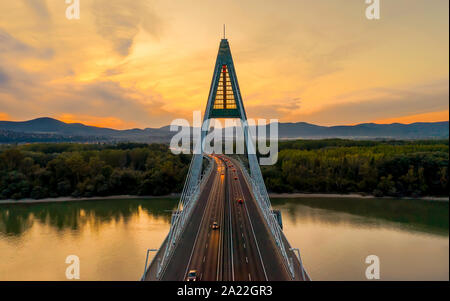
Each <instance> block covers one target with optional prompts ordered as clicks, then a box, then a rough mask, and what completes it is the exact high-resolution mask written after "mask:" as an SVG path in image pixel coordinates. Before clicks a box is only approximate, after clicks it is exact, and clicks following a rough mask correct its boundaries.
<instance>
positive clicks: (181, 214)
mask: <svg viewBox="0 0 450 301" xmlns="http://www.w3.org/2000/svg"><path fill="white" fill-rule="evenodd" d="M195 156H201V158H203V156H202V155H194V158H192V160H191V163H190V165H189V171H188V175H187V177H186V181H185V183H184V187H183V192H182V193H181V197H180V201H179V202H178V206H177V210H176V212H177V214H176V216H175V218H172V220H173V222H172V223H171V225H170V231H169V234H168V235H167V237H166V240H165V244H166V246H165V247H162V248H163V249H160V250H159V251H158V253H159V252H161V251H162V252H164V253H163V255H162V258H161V259H160V262H158V267H157V268H156V278H157V279H158V278H160V276H161V273H162V271H163V270H164V269H165V268H166V266H167V263H168V262H169V261H170V257H171V256H172V254H173V251H174V249H175V246H176V244H177V243H178V239H179V237H180V236H181V233H183V231H184V228H185V224H186V221H187V220H188V218H189V217H190V215H191V212H192V209H193V208H194V205H195V204H196V202H197V200H198V198H199V196H200V193H201V191H202V190H203V188H204V186H205V184H206V181H207V179H208V178H209V176H210V175H211V171H212V167H213V165H214V163H213V161H212V159H211V158H210V157H209V156H208V157H206V158H207V159H208V161H209V164H208V167H207V168H206V170H205V171H204V173H203V174H202V175H201V176H200V179H199V180H198V182H197V183H196V185H195V186H194V187H192V185H193V184H192V183H193V181H192V173H193V170H194V169H195V168H198V167H196V164H195V163H193V162H194V161H195V160H198V159H199V157H197V158H196V157H195ZM194 165H195V166H194ZM193 166H194V168H193ZM200 168H201V167H200ZM196 172H198V170H197V171H196ZM162 246H164V243H163V244H162ZM150 250H151V249H150ZM148 255H149V250H147V258H146V263H145V271H144V275H143V276H142V278H141V280H143V279H144V278H145V275H146V274H147V271H148V267H147V261H148ZM157 256H158V254H156V255H155V257H153V260H154V259H155V258H156V257H157ZM153 260H152V262H151V263H150V266H151V265H152V264H153Z"/></svg>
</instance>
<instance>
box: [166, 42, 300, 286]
mask: <svg viewBox="0 0 450 301" xmlns="http://www.w3.org/2000/svg"><path fill="white" fill-rule="evenodd" d="M216 118H221V119H222V118H233V119H239V120H240V122H241V125H242V128H243V133H244V141H245V147H246V150H247V158H248V165H249V172H247V170H246V169H245V167H244V168H243V170H244V175H245V177H246V179H247V181H248V183H249V184H250V186H251V189H252V194H253V196H254V197H255V199H256V202H257V204H258V207H259V209H260V210H261V212H262V215H263V217H264V220H265V222H266V223H267V225H268V227H269V229H270V232H271V234H272V236H273V238H274V241H275V244H276V246H277V249H278V251H279V253H280V255H281V256H282V258H283V262H284V264H285V266H286V268H287V270H288V271H289V273H290V275H291V276H292V278H294V277H295V273H294V266H293V264H292V260H291V258H289V257H288V254H287V251H286V247H285V244H284V243H283V238H282V233H281V232H282V229H281V224H280V223H279V220H277V218H276V216H275V214H274V213H273V211H272V206H271V202H270V199H269V195H268V193H267V190H266V186H265V183H264V179H263V177H262V173H261V170H260V167H259V164H258V159H257V157H256V148H255V145H254V143H253V137H252V133H251V131H250V127H249V125H248V122H247V115H246V112H245V108H244V104H243V101H242V96H241V92H240V89H239V83H238V79H237V75H236V69H235V66H234V62H233V58H232V55H231V50H230V45H229V42H228V40H227V39H226V38H225V37H224V38H223V39H222V40H221V41H220V45H219V52H218V55H217V59H216V64H215V67H214V73H213V77H212V82H211V87H210V90H209V95H208V102H207V105H206V109H205V112H204V117H203V123H202V127H201V134H200V139H199V140H198V142H197V143H196V144H195V145H194V149H193V152H194V155H193V158H192V161H191V163H190V166H189V172H188V176H187V178H186V181H185V184H184V188H183V192H182V194H181V197H180V202H179V204H178V208H177V210H176V215H174V216H173V217H172V224H171V228H170V232H169V235H168V237H167V238H166V242H165V247H164V248H163V249H161V250H160V252H162V254H160V255H159V257H158V258H159V259H158V260H159V261H160V263H159V265H158V266H159V267H158V271H157V278H158V277H159V275H160V274H161V273H162V272H163V270H164V269H165V267H166V265H167V263H168V261H169V260H170V257H171V254H172V253H173V252H174V249H175V246H176V244H177V241H178V239H179V237H180V235H181V233H182V231H183V230H184V227H185V225H186V221H187V220H188V219H189V217H190V214H191V211H192V208H193V207H194V205H195V204H196V202H197V200H198V198H199V194H200V192H201V189H202V185H203V184H204V182H205V181H204V179H207V178H208V176H209V169H206V170H203V169H202V167H203V159H204V150H205V143H206V139H205V138H206V136H207V134H208V131H209V127H210V122H211V120H212V119H216ZM208 158H209V157H208ZM211 165H212V163H211V164H210V166H211Z"/></svg>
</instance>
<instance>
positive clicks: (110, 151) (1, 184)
mask: <svg viewBox="0 0 450 301" xmlns="http://www.w3.org/2000/svg"><path fill="white" fill-rule="evenodd" d="M189 162H190V156H186V155H179V156H175V155H173V154H172V153H171V152H170V151H169V149H168V146H166V145H162V144H151V145H147V144H136V143H123V144H118V145H100V144H74V143H58V144H56V143H55V144H52V143H50V144H29V145H22V146H17V147H2V148H1V149H0V199H10V198H12V199H21V198H33V199H39V198H46V197H59V196H73V197H90V196H107V195H121V194H126V195H128V194H129V195H165V194H169V193H172V192H179V191H181V190H182V187H183V186H182V185H183V182H184V178H185V176H186V173H187V168H188V166H189Z"/></svg>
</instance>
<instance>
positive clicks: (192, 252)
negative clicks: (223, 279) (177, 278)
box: [164, 176, 218, 275]
mask: <svg viewBox="0 0 450 301" xmlns="http://www.w3.org/2000/svg"><path fill="white" fill-rule="evenodd" d="M217 179H218V177H217V176H216V177H215V179H214V182H213V184H212V187H211V190H210V191H209V195H208V199H207V200H206V208H205V209H204V211H203V215H202V219H201V220H200V224H199V227H198V230H197V234H196V235H195V241H194V245H193V246H192V250H191V255H190V256H189V261H188V264H187V266H186V271H185V273H184V275H187V273H188V271H189V266H190V265H191V261H192V255H193V254H194V250H195V247H196V246H197V240H198V235H199V233H200V230H201V229H202V224H203V220H204V218H205V215H206V212H207V211H208V208H209V207H210V202H209V201H210V197H211V194H212V192H213V191H214V188H215V187H216V186H217V185H216V184H217V182H218V180H217ZM164 272H165V271H164Z"/></svg>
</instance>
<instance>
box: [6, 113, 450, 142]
mask: <svg viewBox="0 0 450 301" xmlns="http://www.w3.org/2000/svg"><path fill="white" fill-rule="evenodd" d="M278 132H279V138H280V139H295V138H299V139H301V138H302V139H323V138H347V139H383V138H384V139H439V138H448V137H449V122H448V121H443V122H429V123H428V122H418V123H412V124H400V123H393V124H375V123H364V124H358V125H349V126H331V127H326V126H318V125H313V124H309V123H305V122H298V123H279V126H278ZM174 134H175V132H170V127H169V126H165V127H161V128H146V129H129V130H115V129H109V128H101V127H95V126H87V125H84V124H81V123H65V122H62V121H59V120H56V119H53V118H46V117H44V118H37V119H33V120H29V121H20V122H16V121H0V143H27V142H120V141H129V142H169V141H170V139H171V137H172V136H173V135H174Z"/></svg>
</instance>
